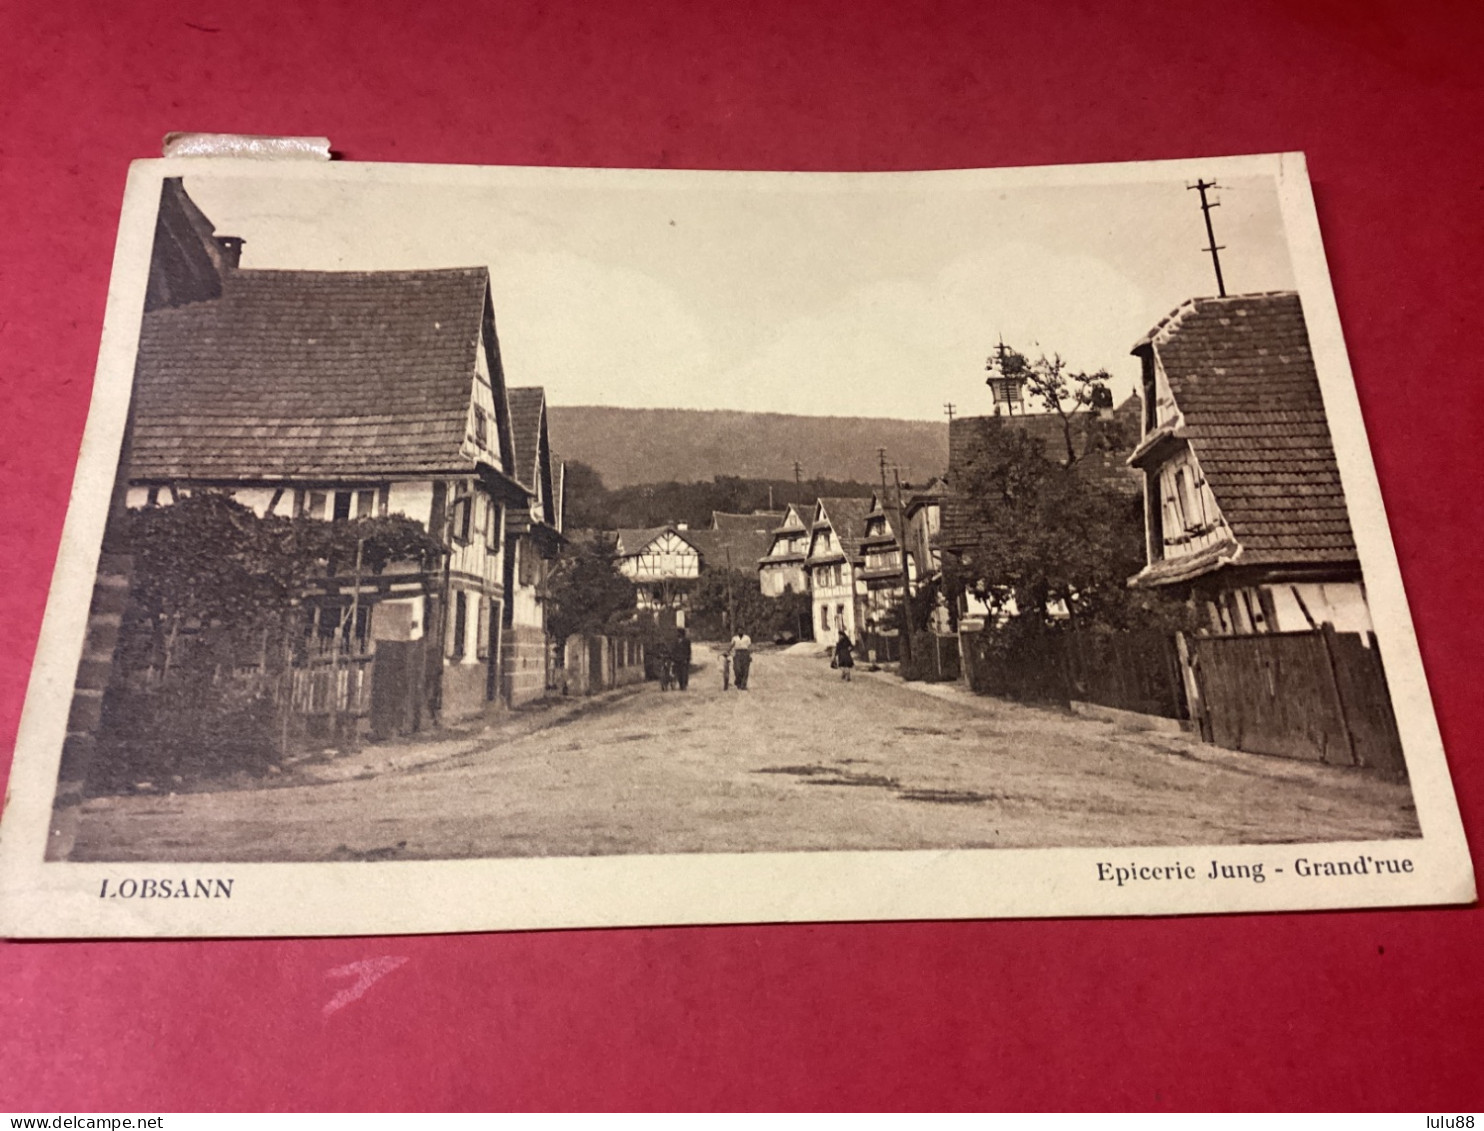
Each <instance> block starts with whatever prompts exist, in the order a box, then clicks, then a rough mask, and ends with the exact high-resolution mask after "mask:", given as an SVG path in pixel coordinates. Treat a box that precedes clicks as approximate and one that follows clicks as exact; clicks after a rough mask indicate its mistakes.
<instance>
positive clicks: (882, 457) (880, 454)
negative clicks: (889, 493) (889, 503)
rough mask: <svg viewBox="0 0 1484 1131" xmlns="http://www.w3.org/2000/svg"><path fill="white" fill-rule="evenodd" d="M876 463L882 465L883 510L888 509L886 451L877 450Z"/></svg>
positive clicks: (882, 449)
mask: <svg viewBox="0 0 1484 1131" xmlns="http://www.w3.org/2000/svg"><path fill="white" fill-rule="evenodd" d="M876 461H877V462H878V463H879V464H880V465H881V509H882V510H885V509H886V449H885V448H877V449H876Z"/></svg>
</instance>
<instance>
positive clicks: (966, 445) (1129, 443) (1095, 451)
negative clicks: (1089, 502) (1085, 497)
mask: <svg viewBox="0 0 1484 1131" xmlns="http://www.w3.org/2000/svg"><path fill="white" fill-rule="evenodd" d="M1139 417H1140V401H1139V398H1138V397H1136V396H1130V397H1128V398H1127V399H1125V400H1124V402H1123V403H1122V404H1121V405H1119V406H1118V407H1117V408H1115V409H1114V410H1113V413H1112V419H1111V421H1107V422H1105V421H1101V420H1095V419H1094V418H1093V417H1091V416H1089V415H1085V414H1084V415H1082V416H1081V417H1080V418H1079V419H1077V420H1074V422H1073V432H1072V442H1073V446H1074V448H1075V449H1076V450H1077V451H1078V453H1079V459H1078V461H1077V468H1078V469H1079V471H1080V472H1081V474H1083V475H1086V476H1088V477H1090V478H1091V479H1092V480H1093V481H1094V482H1098V483H1103V484H1105V485H1108V486H1111V487H1114V488H1117V489H1118V490H1122V491H1126V492H1128V493H1129V494H1130V495H1136V494H1138V493H1139V491H1140V490H1141V489H1142V487H1141V476H1140V475H1139V473H1138V472H1136V471H1133V470H1131V469H1130V468H1128V467H1127V466H1126V465H1125V463H1124V460H1125V459H1126V458H1127V456H1128V454H1129V453H1130V452H1132V451H1133V449H1134V445H1135V444H1136V443H1137V442H1138V439H1139ZM1109 425H1110V426H1111V427H1106V426H1109ZM1005 428H1014V429H1017V430H1019V431H1022V432H1025V433H1028V434H1029V435H1031V436H1033V437H1035V438H1036V439H1038V440H1040V441H1041V442H1042V443H1043V444H1044V445H1045V449H1046V455H1047V456H1048V457H1049V458H1051V459H1060V458H1062V457H1063V456H1065V454H1066V436H1065V433H1064V432H1063V430H1062V422H1061V417H1059V416H1057V415H1055V414H1052V413H1028V414H1026V415H1024V416H960V417H956V418H955V419H954V420H953V421H951V422H950V424H949V426H948V483H949V490H948V492H947V493H946V494H945V495H944V496H943V525H942V530H941V533H940V534H939V537H938V545H940V546H941V547H943V548H944V549H945V550H957V549H967V548H969V547H971V546H974V545H976V544H977V543H978V542H980V541H981V540H982V539H983V538H984V537H986V536H987V534H986V530H985V523H984V520H983V519H982V518H981V517H980V514H979V509H978V508H977V507H976V506H974V505H973V500H972V499H970V498H968V497H967V496H965V495H964V494H963V493H961V492H962V491H963V490H964V487H965V485H966V484H968V483H971V482H972V480H973V475H974V472H975V470H976V468H977V466H978V463H979V461H980V460H981V459H983V458H985V456H986V454H987V453H988V452H989V450H990V448H991V442H992V440H993V438H994V436H995V432H996V430H997V429H1005ZM1095 429H1096V430H1098V435H1099V438H1103V437H1107V436H1112V437H1114V438H1116V439H1117V440H1118V441H1119V443H1117V444H1116V445H1092V444H1091V443H1090V442H1089V440H1090V437H1091V436H1092V435H1093V434H1094V430H1095ZM1089 448H1092V450H1089Z"/></svg>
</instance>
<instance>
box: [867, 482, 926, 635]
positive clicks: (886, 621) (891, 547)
mask: <svg viewBox="0 0 1484 1131" xmlns="http://www.w3.org/2000/svg"><path fill="white" fill-rule="evenodd" d="M860 554H861V567H860V580H861V581H862V582H863V583H864V584H865V589H866V603H865V610H866V615H865V622H864V624H863V625H862V627H863V628H865V629H867V630H869V631H871V632H875V633H882V634H887V635H895V634H896V633H897V632H898V631H899V625H898V621H897V616H898V610H899V609H900V608H901V605H902V602H903V600H904V599H905V597H906V591H905V589H904V588H903V582H902V547H901V544H900V543H899V542H898V540H897V532H896V530H895V529H894V527H893V524H892V516H891V515H890V514H889V513H888V512H887V508H886V505H885V500H884V499H883V498H882V496H881V495H879V494H873V495H872V496H871V503H870V509H869V510H868V511H867V512H866V519H865V533H864V534H863V536H862V537H861V543H860ZM907 562H908V565H907V569H908V574H909V577H910V576H913V575H914V574H915V572H916V570H915V564H914V563H913V562H912V559H911V558H910V557H909V558H908V559H907Z"/></svg>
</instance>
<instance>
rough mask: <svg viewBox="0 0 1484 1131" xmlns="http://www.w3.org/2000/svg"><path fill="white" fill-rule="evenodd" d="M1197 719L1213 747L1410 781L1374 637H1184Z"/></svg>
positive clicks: (1327, 629)
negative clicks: (1358, 769) (1363, 768)
mask: <svg viewBox="0 0 1484 1131" xmlns="http://www.w3.org/2000/svg"><path fill="white" fill-rule="evenodd" d="M1179 648H1180V652H1181V659H1182V662H1183V665H1184V668H1185V675H1186V679H1185V682H1186V685H1187V689H1188V692H1189V694H1190V698H1191V706H1192V712H1191V713H1192V716H1193V717H1194V718H1195V720H1196V722H1197V723H1198V724H1199V726H1200V729H1201V735H1202V737H1204V738H1205V739H1206V740H1207V741H1208V742H1214V743H1215V744H1216V745H1218V746H1225V747H1228V748H1230V749H1232V750H1248V751H1252V752H1253V753H1258V754H1276V755H1280V756H1282V757H1286V758H1300V759H1305V760H1308V761H1315V762H1328V763H1330V764H1333V765H1341V766H1370V767H1372V768H1374V769H1378V770H1381V771H1382V772H1384V773H1387V774H1389V775H1392V776H1404V775H1405V773H1406V768H1405V762H1404V761H1403V758H1402V749H1401V738H1400V736H1399V735H1398V733H1397V727H1396V716H1395V714H1394V713H1393V712H1392V707H1391V694H1390V691H1389V689H1388V688H1387V685H1386V673H1385V671H1384V669H1383V668H1382V665H1381V654H1380V652H1379V651H1378V650H1377V648H1376V641H1375V637H1374V636H1371V635H1370V634H1368V633H1367V634H1365V635H1361V634H1359V633H1339V632H1336V631H1335V630H1334V628H1333V627H1332V626H1330V625H1324V626H1323V627H1322V628H1321V629H1320V630H1319V631H1317V632H1281V633H1266V634H1263V635H1258V636H1193V637H1181V638H1180V640H1179Z"/></svg>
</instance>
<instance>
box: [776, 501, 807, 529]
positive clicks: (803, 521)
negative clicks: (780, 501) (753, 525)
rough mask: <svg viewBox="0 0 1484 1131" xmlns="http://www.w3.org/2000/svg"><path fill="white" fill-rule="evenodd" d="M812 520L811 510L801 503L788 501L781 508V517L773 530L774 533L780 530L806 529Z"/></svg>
mask: <svg viewBox="0 0 1484 1131" xmlns="http://www.w3.org/2000/svg"><path fill="white" fill-rule="evenodd" d="M813 521H814V518H813V512H812V511H810V510H808V509H806V508H805V507H804V505H803V504H802V503H789V504H788V506H786V507H785V508H784V509H783V517H782V518H780V519H779V521H778V525H777V526H775V527H774V528H773V532H774V533H775V534H776V533H778V532H779V531H782V530H788V531H793V532H797V531H799V530H808V529H809V524H810V523H811V522H813Z"/></svg>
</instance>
